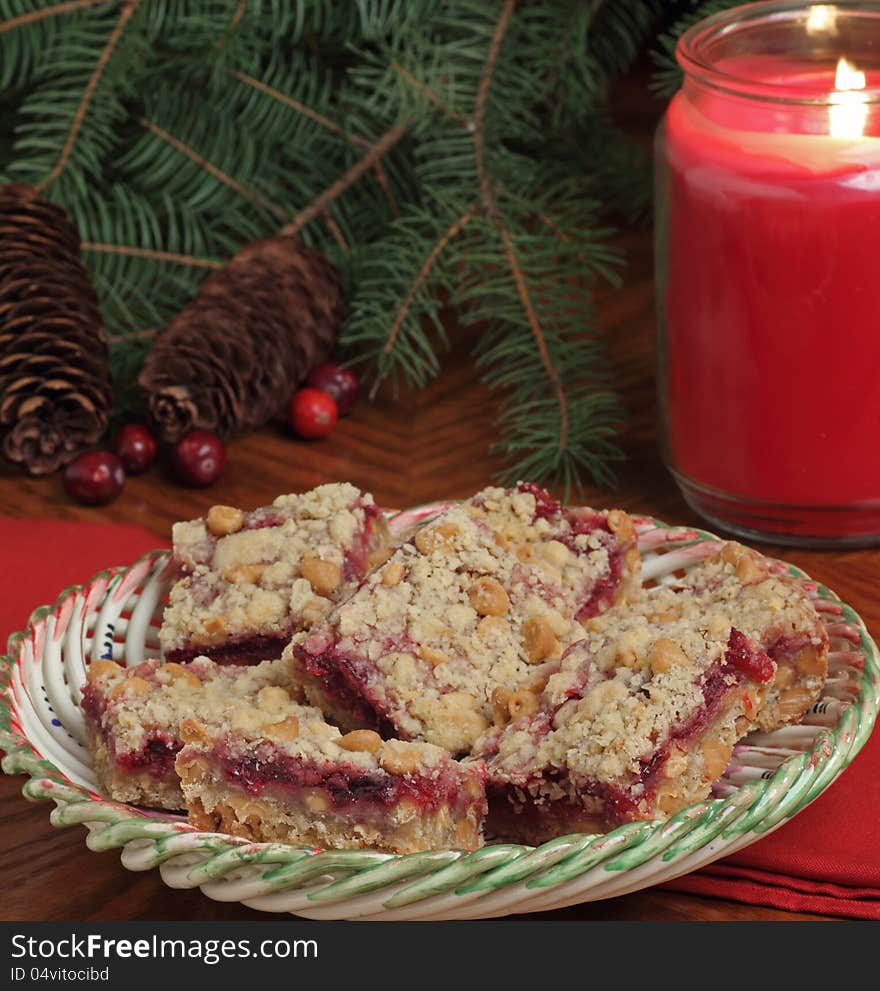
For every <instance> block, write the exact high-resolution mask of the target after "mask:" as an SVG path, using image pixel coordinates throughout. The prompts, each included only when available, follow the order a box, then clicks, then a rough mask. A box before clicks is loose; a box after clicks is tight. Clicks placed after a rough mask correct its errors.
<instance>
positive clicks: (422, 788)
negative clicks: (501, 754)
mask: <svg viewBox="0 0 880 991" xmlns="http://www.w3.org/2000/svg"><path fill="white" fill-rule="evenodd" d="M213 760H214V762H215V763H216V764H218V765H219V767H220V769H221V773H222V775H223V777H224V778H225V780H226V782H227V783H228V784H230V785H234V786H236V787H238V788H240V789H241V790H242V791H244V792H246V793H247V794H249V795H253V796H258V795H261V794H262V793H263V792H264V791H266V790H269V791H271V792H272V794H273V795H277V794H278V792H279V791H281V792H283V793H284V794H285V796H287V797H288V798H289V799H293V800H295V798H296V793H297V792H299V791H301V790H302V789H304V788H321V789H323V790H324V791H325V792H326V794H327V797H328V798H329V800H330V803H331V808H332V810H333V811H334V812H346V811H357V810H359V809H361V808H362V806H363V804H364V803H365V802H366V803H372V804H373V805H378V806H382V807H385V808H390V807H394V806H395V805H397V804H398V803H399V802H400V800H401V799H402V798H409V799H411V800H412V801H414V802H416V804H417V805H418V806H419V807H420V808H423V809H425V810H430V809H436V808H439V807H441V806H446V805H449V804H453V805H459V804H461V802H462V801H464V803H465V804H467V805H469V804H472V802H473V799H470V798H468V797H467V796H465V795H463V794H462V793H461V791H460V784H461V782H460V780H459V778H458V777H457V776H456V775H454V774H450V773H449V772H448V771H446V770H444V769H442V768H441V769H440V771H439V773H438V774H437V775H436V776H431V777H429V776H425V777H418V776H416V775H391V774H388V773H387V772H385V771H382V770H374V771H367V772H365V771H364V770H363V769H361V768H358V767H356V766H353V765H351V766H339V765H333V764H330V763H329V762H328V763H326V764H317V763H314V762H311V761H308V760H306V759H304V758H302V757H294V756H290V755H289V754H285V753H279V752H278V751H276V750H273V749H271V748H270V747H258V748H257V750H256V751H255V752H254V753H249V754H235V753H232V752H229V751H228V750H226V749H225V748H222V747H218V748H217V749H216V750H215V751H214V754H213Z"/></svg>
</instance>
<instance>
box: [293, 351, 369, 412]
mask: <svg viewBox="0 0 880 991" xmlns="http://www.w3.org/2000/svg"><path fill="white" fill-rule="evenodd" d="M306 385H307V386H309V387H310V388H312V389H320V390H321V392H326V393H327V395H328V396H332V397H333V401H334V402H335V403H336V407H337V409H338V410H339V415H340V416H345V414H346V413H349V412H350V411H351V408H352V407H353V406H354V404H355V402H356V401H357V397H358V392H359V391H360V383H359V382H358V377H357V375H355V373H354V372H353V371H352V370H351V369H350V368H343V367H342V365H338V364H336V362H335V361H325V362H324V363H323V364H321V365H317V366H316V367H315V368H313V369H312V372H311V374H310V375H309V377H308V379H307V380H306Z"/></svg>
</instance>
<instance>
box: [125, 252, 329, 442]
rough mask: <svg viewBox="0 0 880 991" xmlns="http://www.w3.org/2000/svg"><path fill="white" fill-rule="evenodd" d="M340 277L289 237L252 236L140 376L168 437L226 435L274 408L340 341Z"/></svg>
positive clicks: (265, 417)
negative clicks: (254, 238) (205, 432)
mask: <svg viewBox="0 0 880 991" xmlns="http://www.w3.org/2000/svg"><path fill="white" fill-rule="evenodd" d="M342 315H343V304H342V290H341V285H340V281H339V277H338V275H337V273H336V271H335V270H334V269H333V268H332V266H331V265H330V263H329V262H328V261H327V259H326V258H325V257H324V256H323V255H322V254H321V253H320V252H318V251H315V250H313V249H311V248H308V247H306V246H305V245H304V244H303V243H302V242H301V241H299V240H297V239H296V238H292V237H285V236H281V235H279V236H277V237H269V238H265V239H263V240H260V241H255V242H254V243H253V244H250V245H248V246H247V247H246V248H244V249H243V250H242V251H240V252H239V253H238V254H237V255H236V256H235V257H234V258H233V259H232V261H230V262H229V264H228V265H226V266H225V267H224V268H223V269H221V270H220V271H218V272H216V273H215V274H214V275H212V276H210V277H209V278H208V279H206V280H205V282H203V283H202V286H201V288H200V289H199V291H198V294H197V295H196V297H195V299H193V300H192V302H190V303H189V304H188V305H187V306H186V307H185V308H184V309H183V310H182V311H181V312H180V313H178V314H177V315H176V316H175V317H174V318H173V319H172V320H171V321H170V322H169V324H168V326H167V327H166V328H165V330H164V331H163V332H162V335H161V336H160V337H159V339H158V340H157V342H156V344H155V346H154V347H153V349H152V351H151V352H150V353H149V355H148V356H147V360H146V361H145V362H144V367H143V369H142V370H141V374H140V377H139V379H138V381H139V383H140V385H141V387H142V388H143V389H144V390H145V391H146V392H147V394H148V401H149V406H150V413H151V415H152V417H153V420H154V421H155V423H156V426H157V429H158V431H159V433H160V434H161V436H162V438H163V439H164V440H166V441H169V442H171V443H174V442H175V441H177V440H178V439H179V438H180V437H182V436H183V435H184V434H185V433H187V432H188V431H190V430H195V429H199V430H211V431H213V432H215V433H217V434H219V435H220V436H223V437H225V436H228V435H229V434H232V433H236V432H238V431H244V430H253V429H254V428H256V427H259V426H261V425H262V424H264V423H266V422H268V421H269V420H270V419H272V417H273V416H275V415H277V414H278V413H279V412H280V411H281V410H282V408H283V407H284V405H285V403H286V402H287V401H288V400H289V399H290V396H291V395H292V394H293V391H294V390H295V389H296V387H297V386H298V385H299V383H301V382H302V381H303V379H305V377H306V376H307V375H308V373H309V372H310V371H311V370H312V368H314V366H315V365H316V364H318V363H319V362H321V361H324V360H325V359H326V358H327V357H328V356H329V355H330V352H331V351H332V349H333V345H334V343H335V340H336V332H337V329H338V327H339V324H340V323H341V321H342Z"/></svg>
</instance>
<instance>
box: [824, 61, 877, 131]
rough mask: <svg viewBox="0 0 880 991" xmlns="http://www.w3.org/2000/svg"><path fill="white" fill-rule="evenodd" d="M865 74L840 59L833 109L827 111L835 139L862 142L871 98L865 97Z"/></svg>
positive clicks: (833, 94)
mask: <svg viewBox="0 0 880 991" xmlns="http://www.w3.org/2000/svg"><path fill="white" fill-rule="evenodd" d="M865 84H866V80H865V74H864V72H861V71H860V70H859V69H857V68H856V67H855V66H854V65H853V64H852V62H850V61H848V60H847V59H845V58H841V59H839V60H838V62H837V72H836V73H835V75H834V92H833V93H832V94H831V103H832V104H833V106H831V107H829V108H828V115H829V118H830V134H831V137H832V138H860V137H861V136H862V135H863V134H864V133H865V125H866V124H867V122H868V111H869V107H868V95H867V93H864V92H863V90H864V88H865Z"/></svg>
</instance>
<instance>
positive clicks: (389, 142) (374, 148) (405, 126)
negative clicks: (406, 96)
mask: <svg viewBox="0 0 880 991" xmlns="http://www.w3.org/2000/svg"><path fill="white" fill-rule="evenodd" d="M408 130H409V122H408V121H403V123H401V124H397V125H396V126H395V127H392V128H391V129H390V130H388V131H386V132H385V133H384V134H383V135H382V137H380V138H379V139H378V140H377V141H376V142H375V143H374V144H372V145H371V146H370V148H369V149H368V150H367V153H366V154H365V155H364V156H363V158H361V159H359V160H358V161H357V162H355V163H354V165H352V167H351V168H350V169H348V171H347V172H345V173H344V174H343V175H341V176H340V177H339V178H338V179H337V180H336V182H334V183H333V184H332V185H331V186H328V187H327V188H326V189H325V190H324V191H323V192H322V193H321V194H320V195H319V196H318V197H317V198H316V199H315V200H314V201H313V202H312V203H310V204H309V206H307V207H306V208H305V209H304V210H301V211H300V212H299V213H298V214H297V215H296V216H295V217H294V218H293V220H292V221H291V222H290V223H289V224H285V225H284V227H282V228H281V233H282V234H286V235H290V236H295V235H297V234H299V233H300V231H301V230H302V229H303V228H304V227H305V226H306V225H307V224H310V223H311V222H312V221H313V220H314V219H315V218H316V217H318V216H320V215H321V214H322V213H323V212H324V211H325V210H326V209H327V207H328V206H329V205H330V204H331V203H332V202H333V201H334V200H336V199H338V197H340V196H341V195H342V194H343V193H344V192H345V191H346V189H348V188H349V187H350V186H353V185H354V183H356V182H357V181H358V179H360V177H361V176H362V175H363V174H364V173H365V172H367V171H368V170H369V169H371V168H372V167H373V166H374V165H375V164H376V162H378V161H379V160H380V159H381V158H382V157H383V156H384V155H387V154H388V152H389V151H390V150H391V149H392V148H393V147H394V146H395V145H396V144H397V142H398V141H400V139H401V138H402V137H403V136H404V135H405V134H406V132H407V131H408Z"/></svg>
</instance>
